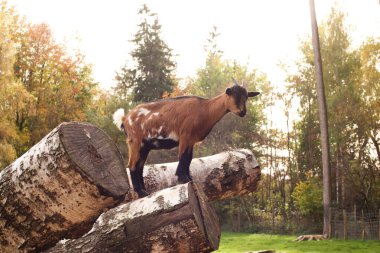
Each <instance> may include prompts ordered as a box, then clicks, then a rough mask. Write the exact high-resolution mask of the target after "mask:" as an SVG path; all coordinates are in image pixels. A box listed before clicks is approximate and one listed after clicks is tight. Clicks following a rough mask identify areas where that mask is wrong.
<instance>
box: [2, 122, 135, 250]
mask: <svg viewBox="0 0 380 253" xmlns="http://www.w3.org/2000/svg"><path fill="white" fill-rule="evenodd" d="M128 191H129V183H128V178H127V173H126V171H125V169H124V162H123V158H122V156H121V154H120V152H119V150H118V149H117V147H116V145H115V144H114V142H113V141H112V140H111V139H110V138H109V137H108V136H107V135H106V134H105V133H104V132H103V131H101V130H100V129H98V128H96V127H94V126H92V125H89V124H82V123H75V122H72V123H63V124H61V125H59V126H58V127H57V128H55V129H54V130H52V131H51V132H50V133H49V134H48V135H47V136H45V137H44V138H43V139H42V140H41V141H40V142H39V143H37V144H36V145H35V146H33V147H32V148H31V149H30V150H29V151H27V152H26V153H25V154H24V155H22V156H21V157H20V158H18V159H17V160H16V161H15V162H13V163H12V164H11V165H9V166H8V167H7V168H5V169H4V170H3V171H1V173H0V252H29V251H40V250H42V249H46V248H47V247H49V246H51V245H54V244H55V243H56V242H57V241H59V240H60V239H62V238H70V237H77V236H80V235H81V234H83V233H85V232H86V231H88V230H89V229H90V228H91V225H92V223H93V222H94V220H95V219H96V218H97V217H98V216H99V215H100V214H101V213H102V212H103V210H104V209H105V208H108V207H111V206H114V205H115V204H116V203H118V202H120V201H121V200H123V198H124V195H125V194H126V193H128Z"/></svg>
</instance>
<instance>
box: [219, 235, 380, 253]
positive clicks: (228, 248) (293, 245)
mask: <svg viewBox="0 0 380 253" xmlns="http://www.w3.org/2000/svg"><path fill="white" fill-rule="evenodd" d="M295 238H296V236H289V235H269V234H248V233H232V232H223V233H222V237H221V241H220V245H219V250H218V251H216V252H218V253H227V252H228V253H234V252H239V253H242V252H249V251H257V250H265V249H266V250H269V249H271V250H276V252H281V253H302V252H310V253H322V252H323V253H326V252H331V253H334V252H336V253H338V252H339V253H341V252H344V253H351V252H355V253H380V241H378V240H371V241H360V240H347V241H344V240H336V239H333V240H326V241H304V242H293V240H294V239H295Z"/></svg>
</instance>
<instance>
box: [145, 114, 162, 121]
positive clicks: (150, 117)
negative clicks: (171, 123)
mask: <svg viewBox="0 0 380 253" xmlns="http://www.w3.org/2000/svg"><path fill="white" fill-rule="evenodd" d="M159 115H160V113H159V112H155V113H152V114H151V115H150V116H149V118H148V119H147V121H148V120H151V119H152V118H153V117H155V116H159Z"/></svg>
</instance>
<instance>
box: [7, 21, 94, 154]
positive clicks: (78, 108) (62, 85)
mask: <svg viewBox="0 0 380 253" xmlns="http://www.w3.org/2000/svg"><path fill="white" fill-rule="evenodd" d="M19 40H20V48H19V50H18V52H17V55H16V62H15V64H14V70H15V77H16V78H17V79H18V80H19V81H20V82H21V83H22V84H23V86H24V87H25V89H26V90H27V91H28V92H29V93H30V94H31V95H32V96H33V97H34V100H33V102H32V103H31V104H30V105H29V110H28V111H26V110H16V119H17V120H16V124H17V127H18V129H19V131H20V133H29V140H28V142H26V143H23V145H22V147H21V148H20V150H19V153H22V152H24V151H25V150H27V149H28V147H30V146H31V145H33V144H35V143H36V142H38V141H39V140H40V139H41V138H42V137H43V136H44V135H45V134H46V133H47V132H49V130H51V129H52V128H54V127H56V126H57V125H58V124H59V123H61V122H62V121H83V120H85V116H86V114H85V111H86V110H87V109H88V106H89V104H90V102H91V100H92V97H93V91H94V89H95V87H96V85H97V84H96V83H95V82H94V81H93V80H92V78H91V67H90V66H89V65H88V64H86V63H85V62H84V56H83V55H81V54H80V53H76V54H75V55H74V56H70V55H69V54H68V52H67V51H66V50H65V48H64V47H63V46H62V45H60V44H58V43H56V42H55V41H54V39H53V37H52V34H51V31H50V29H49V27H48V26H47V25H46V24H38V25H33V24H28V25H27V26H26V30H25V32H24V33H23V34H22V35H21V38H20V39H19Z"/></svg>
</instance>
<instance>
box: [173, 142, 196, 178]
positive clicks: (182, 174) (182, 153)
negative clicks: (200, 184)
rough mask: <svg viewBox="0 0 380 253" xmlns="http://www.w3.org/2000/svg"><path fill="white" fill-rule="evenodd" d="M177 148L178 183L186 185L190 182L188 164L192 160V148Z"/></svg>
mask: <svg viewBox="0 0 380 253" xmlns="http://www.w3.org/2000/svg"><path fill="white" fill-rule="evenodd" d="M181 146H182V145H180V148H179V163H178V167H177V171H176V173H175V174H176V176H177V177H178V182H179V183H183V184H184V183H187V182H190V181H191V180H192V178H191V176H190V163H191V160H192V159H193V146H185V147H182V148H181Z"/></svg>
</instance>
